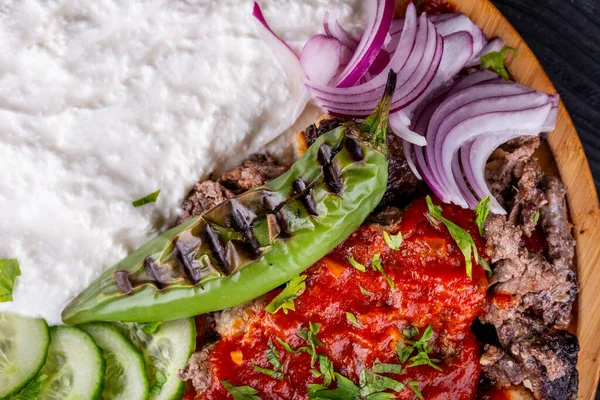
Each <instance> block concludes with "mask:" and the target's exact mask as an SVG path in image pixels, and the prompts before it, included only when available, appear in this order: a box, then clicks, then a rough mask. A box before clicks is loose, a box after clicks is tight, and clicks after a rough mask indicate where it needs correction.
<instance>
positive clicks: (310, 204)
mask: <svg viewBox="0 0 600 400" xmlns="http://www.w3.org/2000/svg"><path fill="white" fill-rule="evenodd" d="M292 189H293V191H294V194H297V195H300V196H298V199H299V200H300V203H302V206H303V207H304V208H305V209H306V211H307V212H308V214H309V215H312V216H313V217H315V216H317V215H319V213H318V211H317V203H316V202H315V199H314V198H313V196H312V193H311V190H310V188H308V187H307V186H306V182H304V180H303V179H300V178H298V179H296V180H295V181H294V183H292Z"/></svg>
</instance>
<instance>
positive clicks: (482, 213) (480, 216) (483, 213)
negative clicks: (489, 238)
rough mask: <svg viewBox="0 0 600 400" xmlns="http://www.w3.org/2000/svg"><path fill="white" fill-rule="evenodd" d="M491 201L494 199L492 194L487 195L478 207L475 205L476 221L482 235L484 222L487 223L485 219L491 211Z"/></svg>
mask: <svg viewBox="0 0 600 400" xmlns="http://www.w3.org/2000/svg"><path fill="white" fill-rule="evenodd" d="M491 201H492V199H491V198H490V196H485V197H484V198H483V199H481V201H480V202H479V203H478V204H477V207H475V214H476V215H477V218H476V219H475V222H476V223H477V227H478V228H479V234H480V235H481V236H483V224H484V223H485V220H486V219H487V217H488V215H489V213H490V204H491Z"/></svg>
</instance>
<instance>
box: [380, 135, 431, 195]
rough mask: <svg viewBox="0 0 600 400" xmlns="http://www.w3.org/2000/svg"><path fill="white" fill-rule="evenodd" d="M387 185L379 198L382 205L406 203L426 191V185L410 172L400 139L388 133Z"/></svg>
mask: <svg viewBox="0 0 600 400" xmlns="http://www.w3.org/2000/svg"><path fill="white" fill-rule="evenodd" d="M387 142H388V149H389V154H390V156H389V164H388V185H387V188H386V190H385V194H384V195H383V199H382V200H381V203H380V204H381V205H382V206H388V205H406V204H408V203H409V202H410V201H412V200H413V199H415V198H417V197H420V196H422V195H424V194H425V193H427V192H428V189H427V186H426V185H425V183H424V182H423V181H422V180H419V179H418V178H417V177H416V176H415V174H413V173H412V171H411V170H410V167H409V166H408V162H407V161H406V158H405V157H404V151H403V150H402V140H401V139H400V138H399V137H398V136H396V135H392V134H389V135H388V140H387Z"/></svg>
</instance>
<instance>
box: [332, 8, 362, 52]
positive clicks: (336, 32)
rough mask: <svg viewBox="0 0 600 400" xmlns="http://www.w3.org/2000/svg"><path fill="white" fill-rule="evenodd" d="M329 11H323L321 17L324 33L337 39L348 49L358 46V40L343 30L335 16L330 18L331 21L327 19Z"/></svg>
mask: <svg viewBox="0 0 600 400" xmlns="http://www.w3.org/2000/svg"><path fill="white" fill-rule="evenodd" d="M329 17H330V14H329V11H327V12H326V13H325V17H324V18H323V27H324V28H325V34H326V35H327V36H329V37H332V38H335V39H337V40H339V41H340V42H341V43H342V44H344V45H345V46H346V47H348V48H349V49H350V50H355V49H356V46H358V40H356V39H354V37H353V36H352V35H351V34H350V33H349V32H348V31H347V30H345V29H344V28H343V27H342V25H340V23H339V22H338V20H337V18H332V19H333V23H331V22H330V21H329Z"/></svg>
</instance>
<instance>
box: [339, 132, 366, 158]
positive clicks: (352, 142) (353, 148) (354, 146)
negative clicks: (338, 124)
mask: <svg viewBox="0 0 600 400" xmlns="http://www.w3.org/2000/svg"><path fill="white" fill-rule="evenodd" d="M344 145H345V146H346V150H348V154H350V157H351V158H352V160H354V161H362V160H363V159H364V158H365V153H364V151H363V148H362V146H361V144H360V142H359V141H358V140H357V139H356V138H355V137H353V136H351V135H348V134H346V141H345V143H344Z"/></svg>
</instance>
